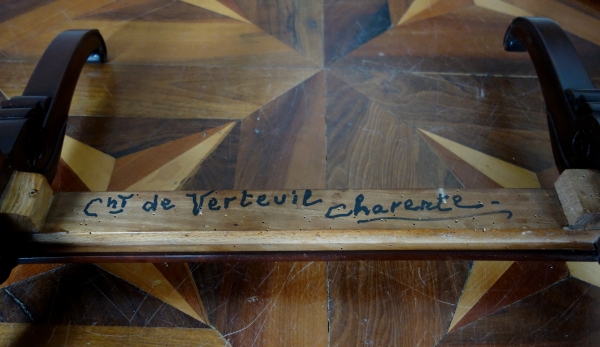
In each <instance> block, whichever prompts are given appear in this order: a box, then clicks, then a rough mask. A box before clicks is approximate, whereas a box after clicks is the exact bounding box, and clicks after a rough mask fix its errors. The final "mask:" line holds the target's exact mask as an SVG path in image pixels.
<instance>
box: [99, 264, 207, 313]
mask: <svg viewBox="0 0 600 347" xmlns="http://www.w3.org/2000/svg"><path fill="white" fill-rule="evenodd" d="M96 266H98V267H99V268H101V269H103V270H105V271H107V272H110V273H111V274H113V275H115V276H117V277H119V278H121V279H123V280H125V281H127V282H129V283H131V284H133V285H134V286H136V287H138V288H139V289H141V290H143V291H145V292H147V293H149V294H151V295H153V296H155V297H156V298H158V299H160V300H162V301H164V302H165V303H167V304H168V305H171V306H173V307H175V308H176V309H178V310H179V311H181V312H183V313H185V314H187V315H188V316H190V317H192V318H195V319H197V320H199V321H201V322H202V323H204V324H206V325H208V322H207V321H206V314H205V312H204V309H203V308H202V310H201V312H200V314H202V315H204V317H202V316H201V315H200V314H199V313H198V312H196V310H195V309H194V308H193V307H192V306H191V305H190V303H188V302H187V301H186V299H185V298H184V297H183V296H182V294H181V293H179V291H178V290H177V288H175V287H173V285H172V284H171V282H169V280H168V279H167V278H165V276H164V275H163V274H162V272H161V271H159V270H158V269H157V268H156V267H155V266H154V264H151V263H118V264H117V263H102V264H96ZM185 266H187V264H186V265H185ZM200 305H201V303H200ZM194 306H196V307H197V306H198V303H197V302H194Z"/></svg>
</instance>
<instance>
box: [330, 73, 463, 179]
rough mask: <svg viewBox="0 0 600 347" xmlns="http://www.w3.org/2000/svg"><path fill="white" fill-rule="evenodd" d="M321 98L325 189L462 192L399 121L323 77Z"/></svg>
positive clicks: (439, 163) (352, 89)
mask: <svg viewBox="0 0 600 347" xmlns="http://www.w3.org/2000/svg"><path fill="white" fill-rule="evenodd" d="M327 95H328V98H329V100H335V102H331V103H329V104H328V109H327V141H328V144H327V151H328V155H327V176H328V177H327V187H328V188H329V189H347V188H364V187H368V188H388V189H390V188H401V187H402V188H405V187H410V188H426V187H427V188H439V187H446V188H460V187H462V185H461V184H460V182H459V181H458V180H457V179H456V178H455V177H454V175H453V174H452V173H451V172H450V171H449V170H448V168H447V166H446V164H445V163H444V162H443V161H441V160H440V159H439V158H438V157H437V156H436V155H435V153H434V152H433V151H432V150H431V148H430V147H429V146H428V145H427V143H426V142H425V141H424V140H423V139H422V138H421V136H420V135H419V134H418V133H417V131H416V130H415V129H414V128H411V127H410V126H409V125H408V124H406V123H405V122H403V121H402V120H401V119H398V118H397V117H395V116H394V115H393V114H392V113H390V112H388V111H386V110H385V109H383V108H382V107H380V106H379V105H378V104H375V103H373V102H372V101H371V100H370V99H368V98H367V97H365V96H364V95H362V94H360V93H358V92H357V91H356V90H355V89H354V88H352V87H350V86H349V85H347V84H345V83H344V82H342V81H340V80H339V79H337V78H336V77H334V76H332V75H329V74H328V75H327ZM388 139H394V140H393V141H388Z"/></svg>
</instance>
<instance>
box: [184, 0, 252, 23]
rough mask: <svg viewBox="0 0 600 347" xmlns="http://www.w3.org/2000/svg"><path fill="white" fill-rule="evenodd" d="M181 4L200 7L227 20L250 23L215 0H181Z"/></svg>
mask: <svg viewBox="0 0 600 347" xmlns="http://www.w3.org/2000/svg"><path fill="white" fill-rule="evenodd" d="M181 1H183V2H187V3H188V4H190V5H194V6H198V7H201V8H203V9H205V10H209V11H212V12H215V13H218V14H221V15H223V16H227V17H229V18H233V19H237V20H241V21H242V22H246V23H250V22H249V21H248V20H247V19H246V18H244V17H242V16H240V15H239V14H238V13H236V12H235V11H234V10H232V9H230V8H229V7H227V6H225V5H223V4H222V3H220V2H218V1H217V0H181Z"/></svg>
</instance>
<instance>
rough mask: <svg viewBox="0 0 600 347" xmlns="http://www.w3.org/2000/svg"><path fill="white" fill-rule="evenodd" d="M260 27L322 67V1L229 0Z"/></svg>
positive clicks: (229, 2)
mask: <svg viewBox="0 0 600 347" xmlns="http://www.w3.org/2000/svg"><path fill="white" fill-rule="evenodd" d="M227 4H228V5H229V4H231V5H233V6H231V7H233V9H235V8H237V9H239V10H240V11H241V12H242V13H243V14H244V16H245V17H246V18H248V19H249V20H250V21H251V22H252V23H255V24H256V25H257V26H258V27H260V28H261V29H263V30H264V31H266V32H268V33H269V34H271V35H273V36H274V37H276V38H278V39H279V40H281V41H282V42H285V43H286V44H288V45H289V46H290V47H293V48H294V49H296V50H297V51H299V52H300V53H302V55H304V56H306V57H308V58H309V59H311V60H312V61H313V62H314V63H315V64H317V65H319V66H323V0H285V1H279V0H278V1H276V0H269V1H263V0H260V1H257V0H252V1H249V0H230V1H228V2H227Z"/></svg>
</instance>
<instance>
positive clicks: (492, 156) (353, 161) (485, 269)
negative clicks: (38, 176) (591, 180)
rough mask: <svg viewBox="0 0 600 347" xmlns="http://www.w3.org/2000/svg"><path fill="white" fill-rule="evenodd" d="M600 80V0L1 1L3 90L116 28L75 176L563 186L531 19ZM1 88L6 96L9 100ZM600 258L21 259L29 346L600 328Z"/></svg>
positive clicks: (85, 90) (555, 340) (577, 342)
mask: <svg viewBox="0 0 600 347" xmlns="http://www.w3.org/2000/svg"><path fill="white" fill-rule="evenodd" d="M523 15H525V16H530V15H535V16H544V17H550V18H552V19H554V20H556V21H557V22H558V23H559V24H560V25H561V26H562V27H563V28H564V29H565V30H566V31H567V34H568V36H569V38H570V39H571V40H572V42H573V44H574V45H575V47H576V49H577V51H578V52H579V54H580V56H581V58H582V60H583V62H584V65H585V67H586V68H587V70H588V72H589V74H590V76H591V77H592V79H593V80H594V82H595V83H596V85H600V84H599V83H598V82H599V79H600V65H599V64H598V62H599V61H600V34H599V33H600V31H599V30H600V5H598V3H596V2H594V1H592V0H579V1H573V0H522V1H517V0H460V1H450V0H414V1H410V0H336V1H333V0H281V1H277V0H260V1H259V0H185V1H171V0H129V1H127V0H117V1H114V0H33V1H27V2H25V1H23V2H22V1H19V0H2V1H0V90H1V92H2V93H3V95H4V97H13V96H16V95H21V93H22V91H23V89H24V87H25V84H26V82H27V81H28V79H29V76H30V75H31V73H32V71H33V68H34V66H35V64H36V62H37V61H38V60H39V57H40V56H41V54H42V52H43V51H44V49H45V48H46V47H47V45H48V44H49V43H50V41H51V40H52V39H53V38H54V37H55V36H56V35H57V34H58V33H60V32H62V31H63V30H67V29H77V28H97V29H99V30H100V32H101V33H102V35H103V36H104V38H105V40H106V44H107V47H108V55H109V62H108V63H107V64H105V65H94V66H86V67H85V68H84V70H83V72H82V74H81V77H80V79H79V83H78V86H77V90H76V92H75V96H74V99H73V103H72V106H71V112H70V119H69V124H68V129H67V139H66V140H65V148H64V150H63V153H62V159H61V164H60V169H59V172H58V175H57V178H56V179H55V181H54V182H53V188H54V189H55V191H88V190H91V191H111V190H137V191H145V190H201V189H236V190H241V189H303V188H311V189H396V188H442V187H443V188H502V187H504V188H510V187H523V186H526V187H530V188H540V187H541V188H551V187H552V186H553V183H554V181H555V180H556V178H557V176H558V172H557V170H556V167H555V166H554V161H553V157H552V150H551V147H550V142H549V136H548V127H547V125H546V115H545V111H544V108H545V107H544V102H543V98H542V95H541V91H540V87H539V84H538V81H537V78H536V75H535V71H534V69H533V65H532V63H531V61H530V59H529V56H528V55H527V54H524V53H523V54H519V53H507V52H504V51H503V48H502V39H503V37H504V32H505V30H506V28H507V27H508V25H509V23H510V21H511V20H512V19H513V18H514V17H516V16H523ZM0 98H2V96H0ZM598 286H600V266H599V265H597V264H593V263H565V262H526V261H518V262H513V261H502V262H500V261H464V260H460V261H346V262H343V261H336V262H239V263H189V264H188V263H161V264H150V263H133V264H132V263H128V264H127V263H125V264H68V265H60V264H55V265H22V266H19V267H18V268H17V269H15V270H14V272H13V275H12V276H11V278H10V279H9V281H8V282H7V283H5V284H4V285H2V289H0V321H1V322H2V323H0V341H1V342H0V344H3V345H9V344H10V345H11V346H13V345H14V346H32V345H43V344H45V345H51V346H59V345H60V346H63V345H67V346H87V345H89V346H122V345H134V346H233V347H237V346H431V347H433V346H465V345H469V346H470V345H476V346H508V345H511V346H512V345H519V346H549V345H552V346H600V342H599V340H598V338H599V337H600V288H598Z"/></svg>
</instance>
